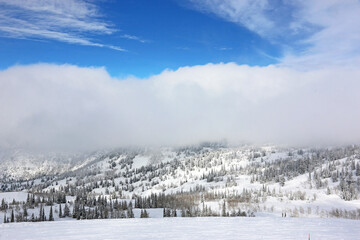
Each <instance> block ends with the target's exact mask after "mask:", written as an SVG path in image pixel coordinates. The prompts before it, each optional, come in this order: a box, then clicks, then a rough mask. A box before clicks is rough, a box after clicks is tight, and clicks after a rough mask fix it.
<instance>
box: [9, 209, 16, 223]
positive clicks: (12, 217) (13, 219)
mask: <svg viewBox="0 0 360 240" xmlns="http://www.w3.org/2000/svg"><path fill="white" fill-rule="evenodd" d="M10 222H15V217H14V209H11V220H10Z"/></svg>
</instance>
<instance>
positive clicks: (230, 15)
mask: <svg viewBox="0 0 360 240" xmlns="http://www.w3.org/2000/svg"><path fill="white" fill-rule="evenodd" d="M188 1H189V2H190V3H191V6H192V7H193V8H194V9H196V10H198V11H202V12H205V13H210V14H215V15H216V16H218V17H220V18H222V19H225V20H226V21H229V22H234V23H236V24H238V25H240V26H243V27H245V28H247V29H249V30H251V31H253V32H255V33H257V34H258V35H260V36H261V37H263V38H266V39H268V40H270V41H276V42H277V43H281V44H283V45H284V56H285V57H284V58H283V59H282V61H280V62H281V64H284V65H286V66H300V67H304V68H310V67H319V66H328V65H329V64H331V65H333V64H341V65H344V64H346V65H347V64H352V65H358V64H359V63H360V59H359V54H360V45H359V41H360V18H359V16H360V2H359V1H358V0H332V1H323V0H305V1H304V0H294V1H271V0H241V1H239V0H188Z"/></svg>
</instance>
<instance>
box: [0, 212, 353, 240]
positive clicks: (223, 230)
mask: <svg viewBox="0 0 360 240" xmlns="http://www.w3.org/2000/svg"><path fill="white" fill-rule="evenodd" d="M308 234H310V235H311V239H317V240H319V239H323V240H331V239H336V240H338V239H344V240H347V239H348V240H354V239H358V237H359V235H360V221H354V220H344V219H309V218H307V219H306V218H269V217H257V218H167V219H159V218H158V219H151V218H150V219H113V220H84V221H77V222H74V221H60V222H39V223H14V224H1V225H0V239H1V240H7V239H12V240H16V239H21V240H26V239H29V240H30V239H36V240H41V239H44V240H50V239H67V240H75V239H87V240H91V239H192V240H196V239H283V240H284V239H285V240H286V239H291V240H296V239H298V240H305V239H308Z"/></svg>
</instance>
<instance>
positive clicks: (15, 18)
mask: <svg viewBox="0 0 360 240" xmlns="http://www.w3.org/2000/svg"><path fill="white" fill-rule="evenodd" d="M114 32H116V29H115V28H112V26H111V25H110V24H109V23H107V22H105V21H104V20H102V16H101V14H100V13H99V9H98V7H97V6H96V5H95V4H93V3H91V2H88V1H84V0H39V1H26V0H0V33H1V35H2V36H4V37H9V38H26V39H28V38H29V39H51V40H57V41H61V42H67V43H71V44H80V45H86V46H96V47H107V48H111V49H114V50H118V51H125V49H123V48H121V47H119V46H113V45H110V44H104V43H99V42H97V41H96V40H94V39H93V38H94V37H95V36H97V35H109V34H113V33H114Z"/></svg>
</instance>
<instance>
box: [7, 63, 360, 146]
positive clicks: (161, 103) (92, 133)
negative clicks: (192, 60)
mask: <svg viewBox="0 0 360 240" xmlns="http://www.w3.org/2000/svg"><path fill="white" fill-rule="evenodd" d="M359 77H360V70H358V69H355V68H350V67H348V68H347V67H332V68H330V69H329V68H326V69H325V68H321V69H317V70H310V71H299V70H294V69H292V68H286V67H281V66H276V65H270V66H267V67H250V66H246V65H237V64H235V63H227V64H224V63H219V64H207V65H203V66H193V67H183V68H179V69H177V70H174V71H173V70H165V71H163V72H162V73H161V74H159V75H154V76H151V77H150V78H147V79H137V78H131V77H129V78H126V79H117V78H113V77H110V76H109V74H108V73H107V71H106V69H104V68H88V67H77V66H72V65H55V64H35V65H29V66H14V67H11V68H9V69H7V70H4V71H1V72H0V108H1V109H2V111H1V112H0V115H1V117H0V128H1V129H0V143H1V145H2V146H5V147H6V146H17V147H22V148H24V147H25V148H45V149H51V150H56V149H57V150H59V149H60V150H61V149H62V150H89V149H98V148H107V147H118V146H129V145H152V146H154V145H184V144H193V143H197V142H200V141H205V140H206V141H208V140H209V141H213V140H219V139H227V140H228V141H229V142H230V143H241V142H250V143H266V142H272V143H279V144H284V143H286V144H346V143H353V142H359V140H360V139H359V138H360V136H359V134H358V133H359V132H360V126H359V124H358V122H360V109H359V108H358V103H359V102H360V95H359V94H358V93H359V90H360V82H359V81H358V79H359Z"/></svg>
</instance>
